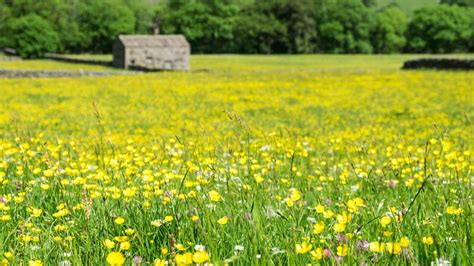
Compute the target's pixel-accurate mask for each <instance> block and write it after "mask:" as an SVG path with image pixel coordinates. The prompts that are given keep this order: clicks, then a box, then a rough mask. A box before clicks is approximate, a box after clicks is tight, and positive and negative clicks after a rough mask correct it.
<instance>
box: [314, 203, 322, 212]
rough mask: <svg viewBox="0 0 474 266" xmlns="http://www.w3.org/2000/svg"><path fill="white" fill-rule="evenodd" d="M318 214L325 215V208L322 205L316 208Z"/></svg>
mask: <svg viewBox="0 0 474 266" xmlns="http://www.w3.org/2000/svg"><path fill="white" fill-rule="evenodd" d="M314 209H315V210H316V212H317V213H323V212H324V206H323V205H321V204H318V205H317V206H316V207H314Z"/></svg>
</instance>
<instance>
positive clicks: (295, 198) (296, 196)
mask: <svg viewBox="0 0 474 266" xmlns="http://www.w3.org/2000/svg"><path fill="white" fill-rule="evenodd" d="M290 191H291V194H290V199H291V200H292V201H293V202H295V201H298V200H300V199H301V192H299V191H298V190H297V189H294V188H293V189H291V190H290Z"/></svg>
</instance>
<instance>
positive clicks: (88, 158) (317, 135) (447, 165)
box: [0, 56, 474, 266]
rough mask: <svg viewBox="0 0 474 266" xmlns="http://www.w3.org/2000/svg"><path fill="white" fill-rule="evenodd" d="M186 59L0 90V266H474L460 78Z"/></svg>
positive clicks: (5, 84)
mask: <svg viewBox="0 0 474 266" xmlns="http://www.w3.org/2000/svg"><path fill="white" fill-rule="evenodd" d="M192 60H193V61H192V63H193V68H194V69H195V71H192V72H188V73H171V72H161V73H146V74H137V75H127V76H113V77H97V78H94V77H82V78H56V79H48V78H42V79H0V106H1V107H2V108H0V265H30V266H32V265H188V264H201V265H202V264H213V265H259V264H262V265H272V264H276V265H304V264H312V265H318V264H328V265H334V264H344V265H372V264H380V265H396V264H408V265H430V264H433V265H438V264H440V265H447V263H452V264H454V265H469V264H471V265H472V263H473V261H472V248H473V240H472V236H471V235H472V230H473V222H472V221H473V219H472V218H473V217H472V215H473V214H472V182H473V169H474V165H473V164H472V159H473V155H472V153H473V151H472V143H473V132H474V127H473V119H474V110H473V106H472V104H473V98H474V97H473V96H474V95H473V84H474V75H472V73H470V72H447V71H401V70H399V67H400V62H401V61H400V57H397V56H393V57H391V56H384V57H377V56H365V57H364V56H333V57H331V56H292V57H290V56H272V57H270V56H268V57H264V56H195V57H193V59H192ZM15 64H21V61H18V62H15Z"/></svg>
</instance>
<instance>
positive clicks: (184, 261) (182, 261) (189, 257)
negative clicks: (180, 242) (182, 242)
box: [174, 252, 193, 265]
mask: <svg viewBox="0 0 474 266" xmlns="http://www.w3.org/2000/svg"><path fill="white" fill-rule="evenodd" d="M174 261H175V262H176V264H177V265H189V264H192V263H193V254H192V253H191V252H186V253H184V254H176V256H175V257H174Z"/></svg>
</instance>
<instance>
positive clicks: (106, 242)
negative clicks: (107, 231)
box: [104, 239, 115, 249]
mask: <svg viewBox="0 0 474 266" xmlns="http://www.w3.org/2000/svg"><path fill="white" fill-rule="evenodd" d="M104 246H105V247H106V248H107V249H113V248H114V247H115V242H114V241H112V240H109V239H106V240H104Z"/></svg>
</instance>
